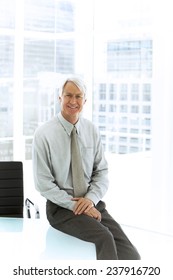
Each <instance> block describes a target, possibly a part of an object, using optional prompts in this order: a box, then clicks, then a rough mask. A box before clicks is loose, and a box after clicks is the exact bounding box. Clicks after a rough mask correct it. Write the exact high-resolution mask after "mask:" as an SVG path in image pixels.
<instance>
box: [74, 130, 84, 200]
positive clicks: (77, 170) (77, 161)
mask: <svg viewBox="0 0 173 280" xmlns="http://www.w3.org/2000/svg"><path fill="white" fill-rule="evenodd" d="M71 169H72V182H73V188H74V196H75V197H83V196H84V194H85V193H86V183H85V180H84V171H83V167H82V160H81V155H80V150H79V146H78V140H77V133H76V127H75V126H74V128H73V130H72V132H71Z"/></svg>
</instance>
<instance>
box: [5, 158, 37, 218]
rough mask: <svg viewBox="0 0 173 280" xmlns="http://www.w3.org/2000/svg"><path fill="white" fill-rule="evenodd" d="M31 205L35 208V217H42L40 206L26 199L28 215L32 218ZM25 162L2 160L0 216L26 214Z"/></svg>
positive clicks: (20, 215)
mask: <svg viewBox="0 0 173 280" xmlns="http://www.w3.org/2000/svg"><path fill="white" fill-rule="evenodd" d="M30 205H32V206H34V208H35V218H39V217H40V213H39V209H38V207H37V206H36V205H35V204H34V203H33V202H32V201H31V200H29V199H28V198H26V199H25V207H26V215H27V217H28V218H31V213H30ZM23 208H24V190H23V163H22V162H20V161H0V217H12V218H13V217H14V218H23V216H24V214H23V213H24V211H23Z"/></svg>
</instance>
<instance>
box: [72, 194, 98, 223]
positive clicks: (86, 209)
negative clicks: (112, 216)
mask: <svg viewBox="0 0 173 280" xmlns="http://www.w3.org/2000/svg"><path fill="white" fill-rule="evenodd" d="M72 200H73V201H76V205H75V207H74V210H73V212H74V214H75V215H81V214H85V215H87V216H89V217H92V218H94V219H96V220H98V221H99V222H100V221H101V213H100V212H99V211H98V210H97V209H96V208H95V207H94V204H93V202H92V201H91V200H90V199H88V198H84V197H75V198H72Z"/></svg>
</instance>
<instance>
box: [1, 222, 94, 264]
mask: <svg viewBox="0 0 173 280" xmlns="http://www.w3.org/2000/svg"><path fill="white" fill-rule="evenodd" d="M0 251H1V253H0V259H2V258H3V261H6V260H8V261H10V260H14V259H15V260H16V259H19V260H24V261H25V260H32V261H33V259H36V260H67V259H68V260H95V259H96V252H95V245H94V244H92V243H89V242H85V241H82V240H79V239H77V238H75V237H72V236H70V235H67V234H64V233H62V232H60V231H58V230H55V229H54V228H52V227H51V226H50V225H49V223H48V221H46V220H42V219H20V218H0Z"/></svg>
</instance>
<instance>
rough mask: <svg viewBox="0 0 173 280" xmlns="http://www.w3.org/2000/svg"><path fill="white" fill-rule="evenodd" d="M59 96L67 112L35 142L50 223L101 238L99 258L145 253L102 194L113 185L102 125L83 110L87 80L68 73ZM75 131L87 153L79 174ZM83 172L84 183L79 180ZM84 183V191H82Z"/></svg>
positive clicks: (38, 177) (97, 243) (87, 238)
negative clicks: (113, 216) (106, 204)
mask: <svg viewBox="0 0 173 280" xmlns="http://www.w3.org/2000/svg"><path fill="white" fill-rule="evenodd" d="M59 101H60V104H61V112H60V113H59V114H58V115H57V116H56V117H54V118H53V119H52V120H50V121H48V122H47V123H45V124H44V125H42V126H41V127H39V128H38V129H37V130H36V132H35V136H34V142H33V167H34V178H35V184H36V188H37V190H38V191H39V192H40V193H41V194H42V195H43V196H44V197H45V198H46V199H47V204H46V212H47V218H48V221H49V223H50V225H51V226H52V227H54V228H56V229H58V230H60V231H62V232H65V233H67V234H70V235H72V236H75V237H77V238H80V239H82V240H85V241H89V242H93V243H95V246H96V254H97V259H98V260H117V259H122V260H123V259H125V260H129V259H133V260H136V259H140V256H139V254H138V252H137V250H136V249H135V248H134V246H133V245H132V244H131V242H130V241H129V240H128V238H127V237H126V235H125V234H124V232H123V231H122V229H121V227H120V225H119V224H118V223H117V222H115V221H114V219H113V218H112V217H111V216H110V215H109V213H108V212H107V210H106V209H105V203H104V202H103V201H102V200H101V199H102V198H103V196H104V195H105V193H106V191H107V188H108V179H107V173H108V167H107V162H106V160H105V157H104V152H103V148H102V145H101V140H100V136H99V133H98V131H97V129H96V128H95V127H94V125H93V124H92V123H91V122H90V121H88V120H86V119H84V118H83V117H82V116H81V112H82V109H83V106H84V104H85V102H86V88H85V85H84V84H83V82H82V81H81V80H80V79H78V78H76V77H72V78H69V79H67V80H66V81H65V82H64V83H63V85H62V88H61V90H60V94H59ZM74 126H75V129H76V130H75V132H74ZM73 132H74V133H73ZM73 135H74V137H76V138H77V140H75V141H76V142H77V144H78V146H79V150H80V157H81V163H80V167H82V170H80V167H78V171H77V172H78V173H77V175H74V171H73V169H75V167H73V166H74V165H73V164H72V163H73V161H74V160H72V154H73V153H74V151H73V149H75V148H73V144H72V142H73V140H72V137H73ZM77 161H78V160H76V162H77ZM76 164H77V163H76ZM82 176H83V183H82V185H80V183H79V182H78V181H80V180H81V179H80V178H81V177H82ZM74 177H75V178H74ZM75 179H77V182H75V183H74V180H75ZM78 184H79V185H80V188H81V189H80V190H78V191H79V193H80V195H76V188H77V186H76V185H78Z"/></svg>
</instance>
